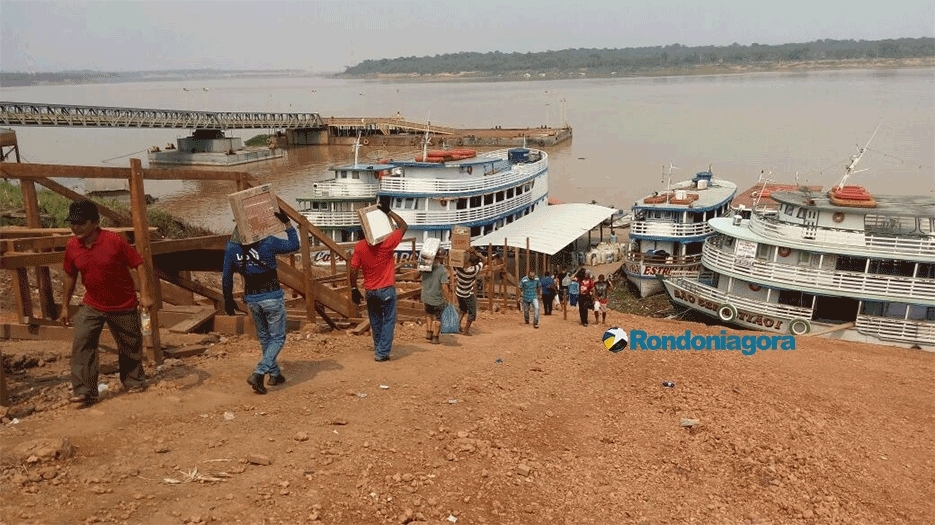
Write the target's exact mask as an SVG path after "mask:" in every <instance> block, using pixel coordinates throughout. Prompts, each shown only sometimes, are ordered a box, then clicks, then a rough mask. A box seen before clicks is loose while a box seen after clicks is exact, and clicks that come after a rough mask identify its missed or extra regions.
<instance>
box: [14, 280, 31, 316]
mask: <svg viewBox="0 0 935 525" xmlns="http://www.w3.org/2000/svg"><path fill="white" fill-rule="evenodd" d="M13 287H14V288H15V290H14V292H13V299H14V300H15V301H16V315H17V316H18V317H19V318H20V319H23V318H25V317H32V315H33V312H32V294H30V293H29V274H28V273H26V268H17V269H16V276H15V277H14V278H13Z"/></svg>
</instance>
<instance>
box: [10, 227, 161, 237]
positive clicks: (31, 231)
mask: <svg viewBox="0 0 935 525" xmlns="http://www.w3.org/2000/svg"><path fill="white" fill-rule="evenodd" d="M107 229H108V230H110V231H112V232H115V233H127V232H132V231H133V227H132V226H113V227H109V228H107ZM158 230H159V228H156V227H155V226H152V227H150V228H149V231H150V232H155V231H158ZM43 235H68V236H69V238H70V236H71V235H72V233H71V228H20V227H19V226H3V227H0V239H20V238H22V237H38V236H43ZM150 237H152V235H150Z"/></svg>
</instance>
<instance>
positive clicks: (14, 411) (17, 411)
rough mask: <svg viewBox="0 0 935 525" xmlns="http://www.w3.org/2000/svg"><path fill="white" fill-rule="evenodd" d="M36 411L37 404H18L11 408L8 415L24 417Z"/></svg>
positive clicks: (10, 416)
mask: <svg viewBox="0 0 935 525" xmlns="http://www.w3.org/2000/svg"><path fill="white" fill-rule="evenodd" d="M35 411H36V405H25V406H16V407H12V408H10V410H9V411H8V412H7V413H6V416H7V417H9V418H10V419H23V418H24V417H27V416H29V415H31V414H32V413H34V412H35Z"/></svg>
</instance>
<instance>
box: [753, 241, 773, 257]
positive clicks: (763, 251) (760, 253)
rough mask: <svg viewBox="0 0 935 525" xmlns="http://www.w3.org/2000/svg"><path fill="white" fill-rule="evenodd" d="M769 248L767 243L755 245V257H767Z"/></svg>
mask: <svg viewBox="0 0 935 525" xmlns="http://www.w3.org/2000/svg"><path fill="white" fill-rule="evenodd" d="M770 248H771V246H770V245H768V244H763V243H760V244H757V245H756V258H757V259H763V260H766V259H769V252H770Z"/></svg>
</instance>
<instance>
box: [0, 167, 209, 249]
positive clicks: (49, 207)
mask: <svg viewBox="0 0 935 525" xmlns="http://www.w3.org/2000/svg"><path fill="white" fill-rule="evenodd" d="M36 193H37V195H38V198H39V214H40V216H41V221H42V226H43V227H44V228H66V227H68V223H66V222H65V217H67V216H68V205H69V204H71V200H69V199H67V198H65V197H63V196H61V195H59V194H58V193H55V192H53V191H50V190H46V189H37V191H36ZM91 200H93V201H94V202H97V203H99V204H101V205H104V206H107V207H108V208H110V209H112V210H115V211H117V212H120V213H123V214H126V215H128V216H129V214H130V211H129V206H128V205H127V204H126V203H124V202H121V201H119V200H115V199H91ZM146 214H147V216H148V217H149V225H150V226H153V227H155V228H157V229H158V231H159V234H160V235H162V236H163V237H165V238H167V239H185V238H188V237H199V236H202V235H215V232H213V231H211V230H209V229H207V228H202V227H200V226H193V225H191V224H188V223H187V222H185V221H182V220H180V219H177V218H175V217H173V216H172V215H171V214H169V213H168V212H165V211H163V210H159V209H154V208H148V209H147V210H146ZM25 225H26V216H25V212H24V208H23V192H22V191H21V190H20V187H19V185H18V184H14V183H12V182H9V181H0V226H25ZM101 226H104V227H108V226H113V223H112V222H111V221H110V219H108V218H107V217H101Z"/></svg>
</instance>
